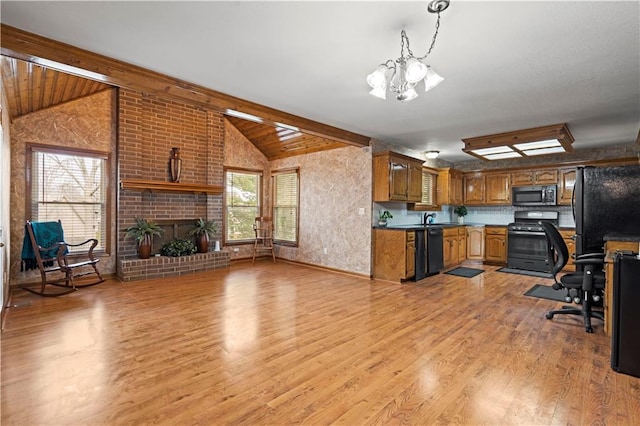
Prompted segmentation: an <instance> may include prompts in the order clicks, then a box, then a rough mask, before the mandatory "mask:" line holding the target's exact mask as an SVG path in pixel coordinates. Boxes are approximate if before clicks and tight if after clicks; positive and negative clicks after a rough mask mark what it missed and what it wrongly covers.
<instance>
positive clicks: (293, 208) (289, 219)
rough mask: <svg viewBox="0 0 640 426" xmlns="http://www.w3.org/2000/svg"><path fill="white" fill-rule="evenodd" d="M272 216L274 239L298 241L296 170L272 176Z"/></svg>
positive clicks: (289, 241)
mask: <svg viewBox="0 0 640 426" xmlns="http://www.w3.org/2000/svg"><path fill="white" fill-rule="evenodd" d="M273 179H274V184H273V187H274V190H273V191H274V194H273V218H274V227H275V233H274V240H276V241H283V242H288V243H296V244H297V242H298V202H299V201H298V200H299V198H300V197H299V185H298V181H299V179H298V172H297V171H295V172H291V173H278V174H275V175H274V177H273Z"/></svg>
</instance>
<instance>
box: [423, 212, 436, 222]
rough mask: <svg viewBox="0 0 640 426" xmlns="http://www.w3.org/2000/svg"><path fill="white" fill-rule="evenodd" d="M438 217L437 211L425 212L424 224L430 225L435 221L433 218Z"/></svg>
mask: <svg viewBox="0 0 640 426" xmlns="http://www.w3.org/2000/svg"><path fill="white" fill-rule="evenodd" d="M435 218H436V214H435V213H427V212H424V215H423V217H422V224H423V225H428V224H431V223H433V220H434V219H435Z"/></svg>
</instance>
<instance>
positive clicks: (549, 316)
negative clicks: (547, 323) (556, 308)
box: [544, 312, 553, 319]
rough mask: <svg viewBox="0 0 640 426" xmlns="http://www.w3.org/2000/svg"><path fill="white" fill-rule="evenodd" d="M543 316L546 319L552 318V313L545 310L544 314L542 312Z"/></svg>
mask: <svg viewBox="0 0 640 426" xmlns="http://www.w3.org/2000/svg"><path fill="white" fill-rule="evenodd" d="M544 316H545V318H546V319H551V318H553V314H551V313H549V312H547V313H546V314H544Z"/></svg>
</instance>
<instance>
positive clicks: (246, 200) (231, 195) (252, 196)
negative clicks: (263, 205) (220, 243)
mask: <svg viewBox="0 0 640 426" xmlns="http://www.w3.org/2000/svg"><path fill="white" fill-rule="evenodd" d="M261 178H262V173H260V172H252V171H239V170H227V172H226V173H225V221H224V223H225V240H226V242H227V243H229V242H231V243H234V242H247V241H253V240H254V238H255V233H254V232H253V224H254V222H255V220H256V217H257V216H260V196H261V195H260V194H261V192H260V186H261V180H262V179H261Z"/></svg>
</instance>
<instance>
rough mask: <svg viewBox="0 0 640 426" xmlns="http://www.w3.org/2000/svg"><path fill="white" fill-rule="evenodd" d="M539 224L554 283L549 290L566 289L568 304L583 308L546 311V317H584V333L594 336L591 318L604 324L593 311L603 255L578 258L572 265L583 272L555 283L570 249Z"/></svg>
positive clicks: (599, 293) (601, 287)
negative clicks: (581, 268)
mask: <svg viewBox="0 0 640 426" xmlns="http://www.w3.org/2000/svg"><path fill="white" fill-rule="evenodd" d="M540 224H541V225H542V227H543V228H544V233H545V236H546V238H547V247H548V250H547V257H548V260H549V266H550V267H551V274H552V275H553V280H554V281H555V282H554V284H553V286H552V287H553V288H554V289H555V290H560V289H562V288H565V289H567V298H566V300H567V302H571V301H572V300H573V302H574V303H576V304H581V305H582V308H576V307H573V306H563V307H562V309H559V310H554V311H549V312H547V313H546V317H547V319H551V318H553V316H554V315H557V314H568V315H580V316H582V317H583V318H584V329H585V331H586V332H587V333H593V327H592V326H591V318H597V319H601V320H603V321H604V313H603V312H602V311H593V310H592V307H593V306H592V303H594V302H595V303H597V304H598V305H602V296H603V293H604V285H605V276H604V271H603V269H604V256H605V254H604V253H588V254H583V255H580V256H578V257H577V258H576V260H575V264H576V266H578V265H581V266H583V267H584V268H583V270H582V271H576V272H571V273H567V274H564V275H562V276H561V277H560V281H559V282H558V279H557V277H556V276H557V274H558V273H559V272H560V271H562V269H563V268H564V267H565V265H566V264H567V262H568V261H569V250H568V249H567V245H566V244H565V242H564V240H563V239H562V235H560V232H558V230H557V229H556V227H555V226H554V225H552V224H551V223H548V222H540Z"/></svg>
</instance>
